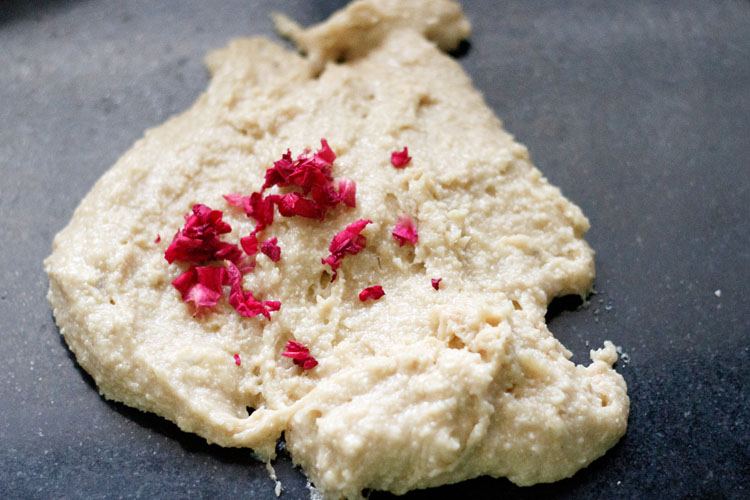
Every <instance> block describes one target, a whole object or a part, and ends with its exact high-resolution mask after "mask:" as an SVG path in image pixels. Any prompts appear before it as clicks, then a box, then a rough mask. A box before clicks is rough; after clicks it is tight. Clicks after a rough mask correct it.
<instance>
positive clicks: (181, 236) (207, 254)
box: [164, 204, 243, 265]
mask: <svg viewBox="0 0 750 500" xmlns="http://www.w3.org/2000/svg"><path fill="white" fill-rule="evenodd" d="M222 215H223V213H222V212H221V210H211V209H210V208H209V207H207V206H206V205H201V204H195V205H193V213H192V215H191V214H189V213H188V214H186V215H185V227H183V228H182V229H180V230H179V231H177V234H175V235H174V238H173V239H172V243H171V244H170V245H169V247H168V248H167V250H166V252H164V258H165V259H167V262H169V263H170V264H171V263H172V262H175V261H181V262H203V261H207V260H228V261H230V262H234V263H235V264H237V265H241V264H242V260H243V255H242V250H240V249H239V247H238V246H237V245H232V244H231V243H227V242H225V241H221V239H220V238H219V236H220V235H222V234H226V233H229V232H231V231H232V228H231V226H230V225H229V224H227V223H226V222H224V221H222V220H221V217H222Z"/></svg>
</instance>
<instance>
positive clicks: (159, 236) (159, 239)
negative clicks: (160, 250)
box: [154, 234, 161, 243]
mask: <svg viewBox="0 0 750 500" xmlns="http://www.w3.org/2000/svg"><path fill="white" fill-rule="evenodd" d="M160 241H161V235H160V234H157V235H156V239H155V240H154V243H159V242H160Z"/></svg>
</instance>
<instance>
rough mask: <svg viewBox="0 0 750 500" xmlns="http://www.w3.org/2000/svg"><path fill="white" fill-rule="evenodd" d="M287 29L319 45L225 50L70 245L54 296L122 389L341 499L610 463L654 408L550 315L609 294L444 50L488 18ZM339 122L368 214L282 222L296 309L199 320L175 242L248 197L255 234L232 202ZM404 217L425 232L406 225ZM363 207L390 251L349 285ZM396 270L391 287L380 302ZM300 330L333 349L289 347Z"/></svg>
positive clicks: (553, 193) (118, 175)
mask: <svg viewBox="0 0 750 500" xmlns="http://www.w3.org/2000/svg"><path fill="white" fill-rule="evenodd" d="M276 22H277V26H278V28H279V30H280V31H281V32H282V33H283V34H284V35H285V36H287V37H289V38H291V39H292V40H294V41H295V42H296V43H297V45H298V47H299V48H300V50H301V52H302V54H303V55H300V54H299V53H296V52H293V51H290V50H288V49H285V48H283V47H282V46H280V45H279V44H276V43H273V42H270V41H268V40H265V39H260V38H253V39H242V40H235V41H233V42H231V43H230V44H229V46H228V47H226V48H224V49H221V50H217V51H215V52H213V53H211V54H209V55H208V57H207V59H206V61H207V65H208V67H209V69H210V71H211V74H212V79H211V83H210V86H209V88H208V90H207V91H206V92H205V94H203V95H202V96H201V97H200V98H199V99H198V101H197V102H196V103H195V105H194V106H193V107H192V108H191V109H189V110H188V111H186V112H184V113H183V114H181V115H179V116H177V117H174V118H172V119H170V120H169V121H167V122H166V123H165V124H163V125H161V126H160V127H157V128H155V129H153V130H149V131H148V132H146V134H145V136H144V137H143V138H142V139H140V140H139V141H138V142H136V143H135V145H134V146H133V147H132V149H131V150H130V151H128V152H127V153H126V154H125V155H124V156H123V157H122V158H121V159H120V160H119V161H118V162H117V163H116V164H115V165H114V166H113V167H112V168H111V169H110V170H109V171H108V172H107V173H106V174H104V175H103V176H102V178H101V179H100V180H99V181H98V182H97V183H96V185H95V186H94V188H93V189H92V190H91V192H90V193H89V194H88V195H87V196H86V197H85V198H84V200H83V201H82V202H81V204H80V206H79V207H78V208H77V210H76V211H75V214H74V216H73V218H72V220H71V222H70V224H69V225H68V226H67V227H66V228H65V229H64V230H63V231H61V232H60V233H59V234H58V235H57V237H56V238H55V240H54V250H53V253H52V255H51V256H50V257H49V258H48V259H47V260H46V262H45V265H46V270H47V272H48V273H49V276H50V291H49V300H50V303H51V304H52V307H53V309H54V313H55V317H56V319H57V323H58V325H59V328H60V332H61V333H62V334H63V335H64V337H65V339H66V341H67V343H68V345H69V346H70V348H71V349H72V351H73V352H74V353H75V355H76V358H77V360H78V362H79V363H80V365H81V366H82V367H83V368H84V369H86V371H88V372H89V373H90V374H91V375H92V376H93V377H94V379H95V380H96V383H97V385H98V386H99V388H100V390H101V393H102V394H103V395H104V396H105V397H107V398H110V399H114V400H117V401H122V402H124V403H125V404H127V405H130V406H133V407H136V408H140V409H142V410H146V411H150V412H154V413H157V414H159V415H162V416H164V417H166V418H168V419H169V420H171V421H173V422H175V423H176V424H177V425H179V427H180V428H181V429H183V430H185V431H187V432H194V433H197V434H199V435H201V436H203V437H204V438H206V439H207V440H208V441H209V442H212V443H218V444H220V445H222V446H236V447H249V448H252V449H253V450H254V451H255V452H256V453H257V454H258V455H259V457H260V458H261V459H263V460H266V461H269V460H271V459H272V458H273V457H274V451H275V443H276V440H277V439H278V438H279V437H280V436H281V434H282V433H284V436H285V439H286V443H287V447H288V450H289V452H290V454H291V456H292V458H293V460H294V461H295V462H296V463H297V464H300V465H301V466H302V467H303V469H304V471H305V474H306V475H307V476H308V477H309V479H310V481H311V482H312V483H313V484H314V486H315V488H316V489H317V490H318V491H319V492H320V493H322V495H323V496H324V497H325V498H340V497H346V498H360V497H361V492H362V490H363V489H376V490H389V491H392V492H395V493H404V492H406V491H408V490H411V489H415V488H426V487H430V486H436V485H440V484H445V483H453V482H457V481H461V480H465V479H468V478H473V477H476V476H480V475H491V476H495V477H501V476H502V477H507V478H508V479H510V480H511V481H513V482H514V483H516V484H519V485H531V484H534V483H539V482H549V481H556V480H558V479H562V478H566V477H569V476H571V475H572V474H574V473H575V472H576V471H577V470H579V469H581V468H582V467H585V466H586V465H588V464H589V463H590V462H591V461H593V460H594V459H596V458H597V457H599V456H601V455H602V454H604V453H605V451H606V450H607V449H608V448H610V447H611V446H613V445H614V444H615V443H616V442H617V440H618V439H619V438H620V437H621V436H622V435H623V433H624V432H625V429H626V425H627V417H628V407H629V400H628V396H627V394H626V385H625V382H624V380H623V378H622V376H620V375H619V374H617V373H616V372H615V371H614V370H613V368H612V365H613V364H614V362H615V361H616V359H617V354H616V352H615V348H614V346H613V345H612V344H611V343H609V342H605V344H604V347H603V348H601V349H599V350H596V351H592V352H591V359H592V363H591V364H589V365H588V366H583V365H577V364H574V363H573V362H571V361H570V360H569V358H570V357H571V353H570V352H569V351H568V350H567V349H566V348H565V347H564V346H563V345H562V344H560V342H558V341H557V340H556V339H555V338H554V337H553V335H552V334H551V333H550V332H549V330H548V329H547V326H546V323H545V312H546V309H547V305H548V303H549V302H550V301H551V300H552V299H553V298H555V297H558V296H561V295H567V294H581V295H585V294H586V293H587V291H588V290H590V287H591V284H592V280H593V277H594V261H593V252H592V250H591V249H590V248H589V246H588V245H587V244H586V242H585V241H584V240H583V234H584V233H585V231H586V230H587V229H588V227H589V224H588V221H587V219H586V218H585V217H584V215H583V214H582V212H581V210H580V209H579V208H578V207H577V206H575V205H574V204H572V203H571V202H569V201H568V200H567V199H565V198H564V197H563V196H562V195H561V193H560V191H559V190H558V189H557V188H555V187H553V186H551V185H550V184H549V183H548V182H547V180H546V179H545V178H544V177H543V176H542V174H541V173H540V172H539V171H538V170H537V169H536V168H534V166H533V165H532V164H531V163H530V161H529V155H528V152H527V150H526V148H525V147H524V146H523V145H521V144H519V143H517V142H515V141H514V139H513V137H512V136H511V135H509V134H508V133H507V132H505V131H504V130H503V128H502V125H501V122H500V120H498V119H497V118H496V117H495V116H494V115H493V113H492V111H491V110H490V109H489V108H488V107H487V105H486V104H485V102H484V101H483V98H482V96H481V95H480V93H479V92H478V91H477V90H475V89H474V88H473V87H472V85H471V82H470V80H469V78H468V77H467V75H466V74H465V73H464V72H463V71H462V69H461V67H460V66H459V64H458V63H457V62H456V61H455V60H453V59H452V58H451V57H449V56H448V55H446V54H444V53H443V52H442V50H450V49H452V48H455V47H456V46H457V44H458V43H459V42H460V40H462V39H463V38H465V37H466V36H468V34H469V32H470V28H469V24H468V21H467V20H466V18H465V17H464V16H463V14H462V12H461V10H460V8H459V6H458V5H456V4H455V3H452V2H448V1H443V0H441V1H435V0H430V1H428V0H409V1H403V0H399V1H396V0H388V1H375V0H364V1H357V2H354V3H352V4H350V5H349V6H348V7H346V8H345V9H344V10H342V11H340V12H338V13H336V14H334V15H333V16H332V17H331V18H330V19H329V20H328V21H326V22H324V23H322V24H320V25H318V26H315V27H312V28H309V29H302V28H300V27H299V26H298V25H296V24H295V23H294V22H293V21H291V20H289V19H287V18H284V17H278V18H277V19H276ZM321 138H325V139H327V141H328V143H329V144H330V146H331V148H332V149H333V151H334V152H335V154H336V155H337V159H336V161H335V163H334V167H333V175H334V176H335V177H337V178H339V177H345V178H348V179H351V180H353V181H354V182H355V183H356V186H357V191H356V207H348V206H343V205H342V206H340V207H337V208H336V209H335V210H331V211H329V213H328V214H327V215H326V217H325V219H324V220H322V221H321V220H314V219H309V218H303V217H299V216H296V217H280V216H279V215H278V214H277V216H276V219H275V221H274V223H273V225H272V226H271V227H269V228H268V229H267V230H266V231H265V233H264V238H271V237H276V238H277V239H278V245H279V247H280V248H281V258H280V259H279V260H278V262H274V261H273V260H271V259H270V258H268V257H267V256H266V255H263V254H259V255H258V257H257V265H256V267H255V270H254V271H253V272H250V273H248V274H246V275H245V276H244V283H243V286H244V287H245V289H247V290H252V293H253V294H254V295H255V296H256V297H259V298H261V299H263V300H278V301H280V302H281V309H280V310H279V311H277V312H273V313H272V314H271V319H270V320H267V319H265V318H264V317H263V316H257V317H253V318H247V317H242V316H240V315H239V314H237V313H236V312H235V311H234V310H233V309H232V306H230V305H229V304H228V303H227V300H226V297H224V298H223V299H222V300H220V301H219V302H218V303H217V305H216V306H215V307H213V308H211V309H210V310H206V311H200V312H199V313H198V314H196V310H195V307H194V306H193V304H190V303H185V302H183V300H182V297H181V296H180V293H179V292H178V291H177V290H175V288H174V287H173V286H172V284H171V282H172V281H173V280H174V279H175V278H177V277H178V276H179V275H181V274H182V273H183V272H185V271H186V270H187V269H188V267H189V266H188V264H187V263H184V262H174V263H172V264H169V263H167V261H166V260H165V257H164V254H165V250H166V248H167V246H168V245H169V244H170V241H171V239H172V235H174V234H175V232H176V231H177V230H178V229H180V227H181V226H182V224H183V223H184V219H183V217H184V215H185V214H186V213H188V212H190V209H191V207H192V206H193V205H194V204H196V203H202V204H206V205H208V206H210V207H211V208H213V209H217V210H222V211H223V217H224V221H225V222H227V223H229V224H230V225H231V228H232V232H231V233H229V234H226V235H223V236H222V237H223V238H224V239H226V240H227V241H232V242H237V241H238V240H239V238H241V237H243V236H247V235H248V234H249V233H250V232H251V231H252V230H253V229H254V227H255V222H254V221H253V220H252V219H251V218H249V217H247V216H246V215H245V213H244V212H243V211H242V210H238V209H237V208H236V207H231V206H230V205H229V204H228V203H227V202H226V200H225V199H224V198H223V197H222V195H223V194H229V193H235V192H243V193H246V194H249V193H250V192H252V191H256V190H258V189H259V187H260V186H261V185H262V184H263V182H264V174H265V172H266V169H268V168H269V167H271V166H272V165H273V162H274V161H276V160H278V159H279V158H280V157H281V155H282V154H283V153H285V152H286V151H287V148H290V149H291V151H292V152H293V153H294V154H295V155H296V154H297V153H299V152H302V151H304V150H305V149H313V150H314V149H315V148H317V147H319V145H320V140H321ZM405 146H406V147H408V154H409V156H410V157H411V158H412V159H411V161H410V162H409V163H408V164H407V166H405V167H403V168H395V167H394V166H393V165H392V164H391V162H390V156H391V153H392V152H395V151H401V150H402V149H403V147H405ZM275 189H276V188H275ZM403 214H407V215H408V216H409V217H410V219H411V221H413V224H414V226H415V227H416V228H417V230H418V242H417V243H416V244H409V243H407V244H404V245H399V242H398V241H396V239H394V237H393V236H392V234H391V232H392V230H393V228H394V226H395V225H396V224H397V222H398V220H399V217H400V216H402V215H403ZM359 219H367V220H371V221H372V223H371V224H369V225H367V227H365V228H364V230H363V231H362V233H361V234H362V235H363V236H365V237H366V240H367V244H366V247H365V248H364V249H363V250H362V251H361V252H359V253H357V254H356V255H348V256H347V257H346V258H345V259H343V261H342V264H341V267H340V268H339V269H338V277H337V279H336V280H335V281H333V282H332V281H331V274H332V273H331V268H330V267H328V266H326V265H323V264H322V263H321V258H325V257H326V256H327V255H328V253H329V252H328V246H329V244H330V242H331V239H332V238H333V236H334V235H336V234H337V233H338V232H339V231H341V230H342V229H344V228H345V227H346V226H347V225H349V224H351V223H352V222H354V221H356V220H359ZM157 235H161V240H160V241H158V242H155V238H156V236H157ZM433 279H442V280H441V281H440V282H439V284H438V285H439V286H438V288H439V289H437V290H436V289H435V288H433V286H432V285H431V280H433ZM373 285H380V286H382V288H383V290H384V291H385V295H384V296H383V297H381V298H379V299H377V300H368V301H366V302H362V301H360V300H359V299H358V294H359V293H360V292H361V291H362V290H364V289H365V288H367V287H370V286H373ZM225 296H226V293H225ZM289 340H295V341H297V342H300V343H301V344H304V345H305V346H306V347H307V348H309V350H310V353H312V354H313V355H314V357H315V359H316V360H317V361H318V365H317V366H315V367H314V368H312V369H309V370H303V369H301V368H300V366H297V365H296V364H295V363H294V362H293V360H292V359H289V358H287V357H283V356H282V355H281V353H282V352H283V351H284V348H285V347H284V346H285V345H286V343H287V342H288V341H289ZM235 354H237V355H238V358H239V359H241V363H240V364H238V363H236V362H235V361H236V360H235V358H234V355H235ZM248 408H252V409H253V410H254V411H248Z"/></svg>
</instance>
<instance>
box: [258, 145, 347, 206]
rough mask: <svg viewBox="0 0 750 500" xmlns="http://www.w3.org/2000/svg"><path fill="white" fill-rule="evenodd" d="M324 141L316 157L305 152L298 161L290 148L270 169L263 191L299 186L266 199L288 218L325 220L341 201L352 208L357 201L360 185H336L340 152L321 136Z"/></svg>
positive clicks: (344, 183) (345, 182) (345, 183)
mask: <svg viewBox="0 0 750 500" xmlns="http://www.w3.org/2000/svg"><path fill="white" fill-rule="evenodd" d="M320 144H321V148H320V149H319V150H318V151H317V152H316V153H314V154H313V155H312V156H308V155H307V154H306V153H303V154H301V155H299V156H298V157H297V159H296V160H294V159H292V152H291V151H289V150H287V152H286V153H284V155H282V157H281V159H280V160H278V161H276V162H274V164H273V167H272V168H269V169H268V170H266V178H265V182H264V183H263V187H262V188H261V193H263V192H264V191H265V190H266V189H268V188H270V187H273V186H278V187H280V188H298V189H299V191H293V192H289V193H286V194H276V195H269V196H267V197H266V198H265V199H266V200H269V201H270V202H272V203H274V204H275V205H276V206H277V207H278V208H279V213H280V214H281V215H283V216H284V217H292V216H295V215H299V216H300V217H307V218H310V219H319V220H323V219H324V218H325V216H326V212H328V210H330V209H332V208H334V207H335V206H336V205H338V204H339V203H341V202H343V203H344V204H345V205H348V206H350V207H354V206H355V204H356V202H355V195H356V189H357V188H356V185H355V184H354V181H352V180H350V179H341V180H339V182H338V186H337V187H338V191H337V190H336V189H335V188H334V182H333V176H332V175H331V169H332V168H333V162H334V161H335V160H336V154H335V153H334V152H333V150H332V149H331V148H330V146H329V145H328V142H327V141H326V140H325V139H321V140H320ZM254 194H260V193H254Z"/></svg>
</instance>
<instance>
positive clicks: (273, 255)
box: [260, 238, 281, 262]
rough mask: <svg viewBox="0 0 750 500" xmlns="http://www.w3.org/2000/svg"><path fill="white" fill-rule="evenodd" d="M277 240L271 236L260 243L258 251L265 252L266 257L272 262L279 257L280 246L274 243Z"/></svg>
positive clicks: (276, 260)
mask: <svg viewBox="0 0 750 500" xmlns="http://www.w3.org/2000/svg"><path fill="white" fill-rule="evenodd" d="M277 242H278V239H277V238H271V239H270V240H267V241H264V242H263V243H261V244H260V251H261V252H263V253H264V254H266V255H267V256H268V258H269V259H271V260H272V261H274V262H278V261H279V259H280V258H281V248H279V245H277V244H276V243H277Z"/></svg>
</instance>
